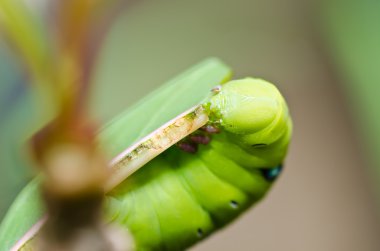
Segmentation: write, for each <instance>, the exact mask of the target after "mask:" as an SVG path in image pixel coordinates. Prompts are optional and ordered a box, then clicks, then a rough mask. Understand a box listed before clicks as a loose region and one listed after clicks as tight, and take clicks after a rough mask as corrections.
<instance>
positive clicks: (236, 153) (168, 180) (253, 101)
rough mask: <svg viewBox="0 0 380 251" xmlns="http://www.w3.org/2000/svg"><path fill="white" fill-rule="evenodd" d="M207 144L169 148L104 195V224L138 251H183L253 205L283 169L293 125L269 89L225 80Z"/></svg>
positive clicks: (214, 102) (213, 105)
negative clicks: (124, 232)
mask: <svg viewBox="0 0 380 251" xmlns="http://www.w3.org/2000/svg"><path fill="white" fill-rule="evenodd" d="M204 107H205V109H208V111H209V117H210V122H209V126H211V127H216V128H218V130H220V133H214V134H209V135H208V136H209V137H210V138H211V140H210V142H207V144H198V145H197V151H195V152H193V154H192V153H190V152H188V151H186V150H185V151H183V149H182V150H181V149H180V148H179V147H176V146H172V147H171V148H169V149H168V150H167V151H165V152H164V153H162V154H161V155H159V156H158V157H156V158H155V159H153V160H152V161H150V162H149V163H147V164H146V165H145V166H144V167H143V168H141V169H140V170H139V171H137V172H136V173H135V174H133V175H132V176H130V177H129V178H128V179H126V180H125V181H124V182H123V183H121V184H120V185H119V186H117V187H116V188H115V189H113V190H112V191H111V192H110V193H109V194H108V195H107V197H108V198H107V201H108V202H109V203H108V204H107V206H106V212H107V215H108V217H109V219H110V220H111V221H113V222H116V223H118V224H120V225H122V226H124V227H126V228H128V229H129V231H130V232H131V233H132V235H133V236H134V238H135V242H136V247H137V250H184V249H186V248H187V247H189V246H191V245H192V244H194V243H196V242H198V241H199V240H202V239H203V238H205V237H207V236H208V235H210V234H211V233H212V232H214V231H215V230H217V229H219V228H221V227H223V226H224V225H226V224H227V223H229V222H230V221H231V220H233V219H234V218H236V217H237V216H239V215H240V214H241V213H242V212H243V211H245V210H246V209H247V208H249V207H250V206H252V205H253V204H255V203H256V202H258V201H259V200H260V199H261V198H262V197H263V196H264V195H265V194H266V193H267V191H268V190H269V188H270V187H271V185H272V183H273V181H274V180H275V179H276V178H277V176H278V175H279V174H280V172H281V170H282V163H283V161H284V158H285V155H286V151H287V147H288V143H289V141H290V137H291V130H292V124H291V120H290V116H289V113H288V109H287V106H286V104H285V101H284V99H283V97H282V96H281V94H280V93H279V92H278V90H277V88H276V87H274V86H273V85H272V84H270V83H268V82H266V81H263V80H259V79H252V78H247V79H243V80H235V81H230V82H228V83H226V84H225V85H223V86H222V87H221V88H219V89H218V92H215V95H214V96H212V97H211V98H210V100H209V101H208V102H206V103H205V105H204Z"/></svg>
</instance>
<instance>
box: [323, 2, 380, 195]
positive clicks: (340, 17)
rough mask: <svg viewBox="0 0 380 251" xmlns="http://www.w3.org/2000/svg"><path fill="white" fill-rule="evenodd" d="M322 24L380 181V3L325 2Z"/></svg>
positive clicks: (379, 186) (365, 150)
mask: <svg viewBox="0 0 380 251" xmlns="http://www.w3.org/2000/svg"><path fill="white" fill-rule="evenodd" d="M320 21H321V25H322V26H321V27H323V31H324V35H325V39H326V41H327V44H328V45H329V52H330V54H331V56H332V58H333V60H334V63H335V65H336V68H337V70H338V71H339V75H340V77H342V79H343V83H344V84H345V85H346V87H347V88H346V94H347V96H348V98H349V104H350V105H351V106H350V108H351V109H352V110H353V111H354V115H355V119H356V120H355V124H356V126H358V128H360V129H361V135H362V139H363V141H364V142H365V143H367V144H366V149H364V151H363V152H366V153H367V154H368V156H367V157H368V158H369V162H370V163H371V165H372V166H373V167H375V169H374V170H373V173H374V174H376V175H377V178H376V179H375V181H380V155H379V149H380V111H379V107H380V103H379V94H380V1H373V0H364V1H355V0H348V1H347V0H325V1H323V4H322V5H321V19H320ZM377 184H380V183H379V182H377ZM376 189H377V190H378V192H379V193H378V195H379V196H380V185H377V187H376Z"/></svg>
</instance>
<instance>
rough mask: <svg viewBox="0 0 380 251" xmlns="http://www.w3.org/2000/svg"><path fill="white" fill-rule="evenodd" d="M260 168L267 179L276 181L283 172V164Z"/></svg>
mask: <svg viewBox="0 0 380 251" xmlns="http://www.w3.org/2000/svg"><path fill="white" fill-rule="evenodd" d="M260 170H261V173H262V174H263V176H264V178H265V179H266V180H267V181H274V180H275V179H276V178H277V177H278V176H279V175H280V174H281V171H282V165H278V166H276V167H274V168H270V169H269V168H268V169H267V168H265V169H260Z"/></svg>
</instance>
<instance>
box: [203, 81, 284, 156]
mask: <svg viewBox="0 0 380 251" xmlns="http://www.w3.org/2000/svg"><path fill="white" fill-rule="evenodd" d="M210 110H211V114H212V115H214V120H215V121H216V122H219V123H220V126H221V128H222V129H223V130H224V131H226V132H228V133H229V134H230V137H231V138H232V139H236V141H237V142H238V143H239V144H240V145H242V146H243V147H244V148H245V149H253V150H254V149H257V148H265V147H270V146H271V145H274V144H276V143H278V142H279V141H286V143H287V142H288V141H289V137H290V129H291V122H290V118H289V114H288V108H287V106H286V103H285V101H284V98H283V97H282V96H281V94H280V92H279V91H278V89H277V88H276V87H275V86H274V85H273V84H271V83H269V82H267V81H264V80H262V79H254V78H245V79H241V80H233V81H230V82H228V83H226V84H225V85H223V86H222V87H221V88H220V90H219V92H218V94H216V95H214V96H213V97H212V98H211V102H210Z"/></svg>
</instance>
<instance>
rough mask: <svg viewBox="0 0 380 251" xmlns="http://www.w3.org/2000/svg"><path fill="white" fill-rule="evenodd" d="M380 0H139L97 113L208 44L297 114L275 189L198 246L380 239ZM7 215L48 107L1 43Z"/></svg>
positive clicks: (97, 86) (139, 91) (0, 152)
mask: <svg viewBox="0 0 380 251" xmlns="http://www.w3.org/2000/svg"><path fill="white" fill-rule="evenodd" d="M379 25H380V1H375V0H363V1H354V0H346V1H343V0H322V1H317V0H315V1H313V0H309V1H301V0H284V1H279V0H277V1H276V0H267V1H264V0H260V1H259V0H250V1H248V0H235V1H223V0H193V1H175V0H157V1H153V0H140V1H137V0H136V1H132V2H131V3H130V4H129V5H128V6H127V8H126V9H125V11H124V12H123V13H122V15H121V16H120V17H119V18H118V19H117V20H116V22H115V23H114V25H113V26H112V29H111V30H110V33H109V34H108V36H107V39H106V41H105V44H104V46H103V47H102V50H101V52H100V56H99V59H98V63H97V68H96V74H95V75H94V78H93V80H94V88H93V90H92V91H93V93H92V100H91V104H90V107H91V112H92V114H93V117H94V118H95V119H97V120H98V121H100V122H101V123H103V122H105V121H107V120H109V119H110V118H112V117H113V116H115V115H116V114H118V113H120V112H121V111H123V110H124V109H125V108H126V107H128V106H129V105H131V104H133V103H134V102H136V101H137V100H138V99H140V98H141V97H142V96H144V95H145V94H146V93H148V92H150V91H151V90H153V89H154V88H156V87H157V86H159V85H160V84H162V83H164V82H165V81H167V80H168V79H170V78H172V77H173V76H175V75H176V74H178V73H179V72H181V71H183V70H185V69H186V68H188V67H190V66H191V65H193V64H195V63H197V62H198V61H201V60H202V59H204V58H206V57H210V56H215V57H218V58H220V59H221V60H223V61H224V62H225V63H226V64H227V65H229V66H230V67H231V68H232V69H234V72H235V75H234V77H235V78H239V77H245V76H255V77H261V78H264V79H267V80H269V81H272V82H274V83H276V84H277V85H278V87H279V88H280V90H281V91H282V92H283V94H284V95H285V97H286V98H287V100H288V103H289V106H290V110H291V113H292V115H293V118H294V124H295V127H294V140H293V142H292V145H291V149H290V152H289V158H288V161H287V163H286V170H285V172H284V174H283V176H282V177H281V179H280V180H279V182H278V183H277V184H276V185H275V187H274V189H273V191H272V192H271V193H270V195H269V196H268V198H266V199H265V201H264V202H262V203H261V204H260V205H259V206H258V207H257V208H255V210H251V211H250V212H249V213H247V214H245V215H244V216H243V217H241V218H240V219H239V220H238V221H237V222H236V223H234V224H232V225H231V226H230V227H228V228H226V229H225V230H223V231H221V232H220V233H218V234H217V235H215V236H213V237H211V238H210V239H208V240H207V241H205V242H203V243H201V244H199V245H197V246H196V247H194V248H193V250H345V251H348V250H355V251H356V250H379V249H380V238H378V236H379V233H380V221H379V219H380V218H379V215H380V214H379V212H380V211H379V208H380V207H379V202H380V186H379V185H378V184H379V180H380V155H379V154H378V149H380V112H379V110H378V107H379V105H378V102H379V101H378V100H379V98H378V95H379V94H380V29H379ZM0 76H1V81H0V116H1V119H0V143H1V144H0V198H1V199H0V219H1V218H2V216H3V215H4V214H5V212H6V210H7V208H8V207H9V205H10V203H11V202H12V200H13V199H14V197H15V196H16V194H17V193H18V192H19V190H20V189H21V188H22V187H23V186H24V184H25V183H26V182H27V181H28V180H30V179H31V177H32V176H33V169H32V168H30V164H29V165H28V163H29V162H28V155H27V154H26V152H27V151H26V147H25V141H24V140H25V138H26V137H27V136H28V135H29V134H30V132H31V131H33V129H35V128H37V127H38V126H39V121H41V119H40V118H41V116H42V115H41V114H43V111H44V109H45V108H44V107H41V106H38V103H36V102H35V97H33V95H31V94H30V92H29V90H28V89H27V88H26V86H27V85H25V84H24V78H23V74H22V70H21V68H20V66H19V65H18V64H17V61H16V60H15V58H14V55H13V54H12V51H11V50H10V48H9V47H7V46H6V45H5V44H4V43H2V42H1V43H0Z"/></svg>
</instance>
